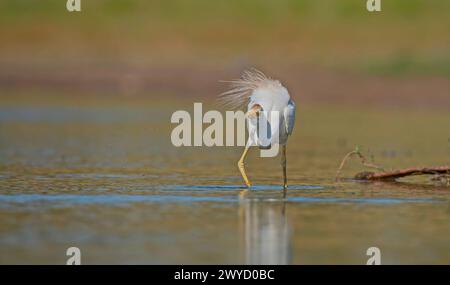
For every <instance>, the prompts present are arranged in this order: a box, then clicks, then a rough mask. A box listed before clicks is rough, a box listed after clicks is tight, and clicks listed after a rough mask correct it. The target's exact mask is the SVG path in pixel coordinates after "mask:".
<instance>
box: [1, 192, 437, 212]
mask: <svg viewBox="0 0 450 285" xmlns="http://www.w3.org/2000/svg"><path fill="white" fill-rule="evenodd" d="M253 193H255V192H253ZM242 199H244V200H248V201H264V202H271V201H286V202H295V203H339V204H341V203H372V204H393V203H430V202H433V203H434V202H439V201H440V200H436V199H432V198H337V197H336V198H334V197H298V196H291V197H289V196H288V197H287V200H284V199H283V198H281V197H275V196H272V197H269V196H267V197H263V196H260V197H258V196H249V197H245V198H242V197H240V196H239V195H231V196H192V195H125V194H111V195H72V194H68V195H67V194H59V195H47V194H17V195H15V194H13V195H0V203H1V204H0V208H3V207H8V206H13V205H17V204H26V205H33V203H38V204H39V205H42V204H43V203H44V205H49V206H56V207H57V206H70V205H84V204H106V205H121V204H128V203H138V202H145V203H180V202H181V203H188V202H238V201H240V200H242Z"/></svg>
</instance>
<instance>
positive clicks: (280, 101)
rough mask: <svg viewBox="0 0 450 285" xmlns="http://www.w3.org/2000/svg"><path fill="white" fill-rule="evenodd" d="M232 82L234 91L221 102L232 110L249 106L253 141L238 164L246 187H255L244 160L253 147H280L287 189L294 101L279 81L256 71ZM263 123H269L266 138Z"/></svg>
mask: <svg viewBox="0 0 450 285" xmlns="http://www.w3.org/2000/svg"><path fill="white" fill-rule="evenodd" d="M230 82H231V84H232V89H231V90H229V91H227V92H225V93H222V97H221V100H222V101H223V102H224V103H225V104H226V105H228V106H231V107H238V106H241V105H243V104H245V103H247V113H246V117H247V122H248V132H249V139H248V142H247V145H246V147H245V150H244V153H243V154H242V156H241V159H240V160H239V162H238V167H239V170H240V171H241V174H242V177H243V178H244V181H245V184H246V185H247V186H248V187H250V185H251V184H250V181H249V180H248V178H247V175H246V173H245V168H244V159H245V157H246V155H247V152H248V149H249V147H250V146H252V145H258V146H259V147H263V148H264V147H270V146H271V145H273V144H279V145H282V153H281V155H282V156H281V164H282V166H283V178H284V184H283V186H284V189H286V187H287V177H286V143H287V140H288V137H289V135H291V133H292V130H293V128H294V122H295V103H294V101H293V100H292V99H291V97H290V95H289V92H288V91H287V89H286V88H285V87H284V86H283V85H282V84H281V83H280V82H279V81H278V80H274V79H271V78H269V77H267V76H266V75H265V74H263V73H262V72H261V71H258V70H256V69H252V70H247V71H245V72H244V73H243V75H242V77H241V79H238V80H232V81H230ZM260 116H263V117H262V118H261V117H260ZM273 116H276V117H277V118H274V117H273ZM261 119H263V121H266V122H267V123H268V125H267V135H265V136H261V135H259V134H258V122H261ZM275 122H277V123H275ZM284 193H286V192H284Z"/></svg>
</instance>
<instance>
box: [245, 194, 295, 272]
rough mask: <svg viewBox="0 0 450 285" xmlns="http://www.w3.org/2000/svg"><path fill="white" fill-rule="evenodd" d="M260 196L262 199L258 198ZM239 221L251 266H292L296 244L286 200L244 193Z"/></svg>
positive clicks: (248, 261)
mask: <svg viewBox="0 0 450 285" xmlns="http://www.w3.org/2000/svg"><path fill="white" fill-rule="evenodd" d="M258 196H259V197H258ZM239 211H240V213H239V219H240V228H241V244H242V248H243V250H242V252H243V253H244V252H245V262H246V263H247V264H290V263H292V244H291V243H292V242H291V230H290V225H289V221H288V218H287V215H286V201H285V199H279V198H273V197H272V198H270V197H261V194H259V193H256V192H253V193H252V191H248V190H243V191H242V193H241V195H240V209H239Z"/></svg>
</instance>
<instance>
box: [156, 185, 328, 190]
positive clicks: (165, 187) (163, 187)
mask: <svg viewBox="0 0 450 285" xmlns="http://www.w3.org/2000/svg"><path fill="white" fill-rule="evenodd" d="M158 188H159V189H161V190H176V191H183V190H184V191H220V190H245V189H247V187H245V186H244V185H161V186H159V187H158ZM329 188H331V187H325V186H319V185H292V186H289V188H288V191H291V190H322V189H329ZM249 190H250V191H264V190H283V187H282V186H280V185H255V186H252V187H251V188H250V189H249Z"/></svg>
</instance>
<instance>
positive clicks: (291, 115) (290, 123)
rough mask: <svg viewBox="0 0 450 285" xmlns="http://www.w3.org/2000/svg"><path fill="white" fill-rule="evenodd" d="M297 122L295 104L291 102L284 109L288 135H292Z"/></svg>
mask: <svg viewBox="0 0 450 285" xmlns="http://www.w3.org/2000/svg"><path fill="white" fill-rule="evenodd" d="M294 122H295V103H294V102H293V101H292V100H289V103H288V105H287V106H286V107H285V108H284V123H285V125H286V132H287V134H288V135H290V134H292V130H293V129H294Z"/></svg>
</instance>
